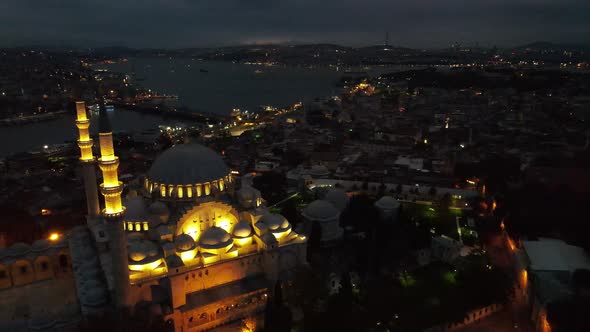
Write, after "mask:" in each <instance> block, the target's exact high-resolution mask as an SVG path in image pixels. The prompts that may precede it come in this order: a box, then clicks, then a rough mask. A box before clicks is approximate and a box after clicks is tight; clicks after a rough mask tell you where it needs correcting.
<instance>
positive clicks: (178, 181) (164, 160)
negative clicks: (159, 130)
mask: <svg viewBox="0 0 590 332" xmlns="http://www.w3.org/2000/svg"><path fill="white" fill-rule="evenodd" d="M229 173H230V172H229V169H228V168H227V166H226V165H225V163H224V161H223V160H222V159H221V157H220V156H219V155H218V154H217V153H215V152H214V151H213V150H211V149H209V148H206V147H204V146H202V145H198V144H182V145H176V146H174V147H172V148H170V149H168V150H166V151H164V153H162V154H161V155H160V156H159V157H158V158H156V161H154V164H153V165H152V167H151V168H150V170H149V172H148V179H149V181H150V182H153V183H160V184H166V185H187V184H195V183H205V182H210V181H214V180H219V179H221V178H223V177H225V176H227V175H228V174H229Z"/></svg>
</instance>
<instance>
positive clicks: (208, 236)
mask: <svg viewBox="0 0 590 332" xmlns="http://www.w3.org/2000/svg"><path fill="white" fill-rule="evenodd" d="M230 243H231V236H230V235H229V234H228V233H227V232H226V231H225V230H224V229H223V228H220V227H216V226H213V227H211V228H209V229H207V230H206V231H204V232H203V234H202V235H201V239H200V240H199V244H200V245H201V247H203V248H206V249H219V248H223V247H226V246H227V245H229V244H230Z"/></svg>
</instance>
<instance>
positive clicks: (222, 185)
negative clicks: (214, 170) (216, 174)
mask: <svg viewBox="0 0 590 332" xmlns="http://www.w3.org/2000/svg"><path fill="white" fill-rule="evenodd" d="M224 189H225V183H224V182H223V179H221V180H219V190H220V191H223V190H224Z"/></svg>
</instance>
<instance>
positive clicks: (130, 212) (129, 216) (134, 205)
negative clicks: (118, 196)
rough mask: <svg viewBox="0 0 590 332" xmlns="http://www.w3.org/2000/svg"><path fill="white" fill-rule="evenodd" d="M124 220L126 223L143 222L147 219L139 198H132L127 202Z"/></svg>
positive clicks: (143, 203)
mask: <svg viewBox="0 0 590 332" xmlns="http://www.w3.org/2000/svg"><path fill="white" fill-rule="evenodd" d="M125 207H126V210H125V219H126V220H128V221H145V220H146V219H147V211H146V208H145V202H144V200H143V198H141V197H137V196H136V197H133V198H131V199H129V200H127V202H126V204H125Z"/></svg>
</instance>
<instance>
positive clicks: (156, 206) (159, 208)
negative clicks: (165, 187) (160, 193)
mask: <svg viewBox="0 0 590 332" xmlns="http://www.w3.org/2000/svg"><path fill="white" fill-rule="evenodd" d="M148 212H149V213H150V214H153V215H168V214H170V210H168V206H166V204H164V203H163V202H160V201H155V202H153V203H152V204H150V206H149V207H148Z"/></svg>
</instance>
